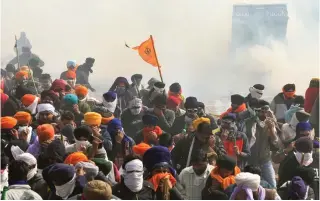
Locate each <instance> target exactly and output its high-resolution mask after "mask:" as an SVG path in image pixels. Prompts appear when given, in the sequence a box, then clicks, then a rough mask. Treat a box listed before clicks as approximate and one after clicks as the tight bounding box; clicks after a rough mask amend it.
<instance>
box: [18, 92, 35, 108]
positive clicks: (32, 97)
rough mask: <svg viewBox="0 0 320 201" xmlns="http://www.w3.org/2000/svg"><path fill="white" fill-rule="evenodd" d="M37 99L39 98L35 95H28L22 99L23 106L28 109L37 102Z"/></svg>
mask: <svg viewBox="0 0 320 201" xmlns="http://www.w3.org/2000/svg"><path fill="white" fill-rule="evenodd" d="M36 98H37V97H36V96H35V95H32V94H26V95H24V96H22V98H21V102H22V105H24V106H25V107H28V106H30V105H31V104H32V103H33V102H34V101H35V100H36Z"/></svg>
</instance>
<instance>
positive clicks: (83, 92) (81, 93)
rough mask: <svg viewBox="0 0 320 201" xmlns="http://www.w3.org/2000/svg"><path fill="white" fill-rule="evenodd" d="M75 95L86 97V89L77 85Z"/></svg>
mask: <svg viewBox="0 0 320 201" xmlns="http://www.w3.org/2000/svg"><path fill="white" fill-rule="evenodd" d="M75 93H76V94H77V96H83V97H86V96H87V95H88V88H87V87H85V86H82V85H77V86H76V88H75Z"/></svg>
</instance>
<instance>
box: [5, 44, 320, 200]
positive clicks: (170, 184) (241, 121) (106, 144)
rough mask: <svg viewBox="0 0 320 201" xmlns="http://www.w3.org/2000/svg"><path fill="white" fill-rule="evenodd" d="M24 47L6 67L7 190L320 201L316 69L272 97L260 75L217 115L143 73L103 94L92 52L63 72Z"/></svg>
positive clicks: (43, 195)
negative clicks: (50, 69)
mask: <svg viewBox="0 0 320 201" xmlns="http://www.w3.org/2000/svg"><path fill="white" fill-rule="evenodd" d="M21 50H22V54H21V55H20V56H19V58H14V59H13V60H12V61H10V62H9V64H8V65H7V66H6V68H5V69H1V94H0V95H1V189H0V190H1V199H3V200H14V199H17V200H25V199H37V200H41V199H43V200H61V199H63V200H66V199H70V200H110V199H116V200H119V199H124V200H138V199H142V200H149V199H150V200H154V199H159V200H163V199H164V200H182V199H187V200H227V199H232V200H234V199H240V200H280V199H292V200H305V199H319V195H318V194H319V191H318V188H319V177H318V170H319V155H318V154H319V79H318V78H314V79H312V80H311V81H310V86H309V88H308V89H307V90H306V94H305V96H301V95H297V94H296V93H295V85H294V84H286V85H285V86H283V88H282V91H281V92H280V93H279V94H277V95H276V96H275V97H274V99H273V100H272V102H271V103H269V102H267V101H265V100H264V99H263V93H264V88H265V86H263V85H261V84H255V85H253V86H252V87H250V88H249V94H248V96H246V97H244V96H242V95H240V94H234V95H231V97H230V98H231V105H230V108H226V111H225V112H224V113H222V114H219V115H217V114H216V115H213V114H209V113H208V112H207V111H206V106H205V104H204V103H202V102H200V101H199V100H198V99H197V98H196V97H193V96H190V97H184V96H183V93H182V87H181V85H180V84H179V83H173V84H171V85H170V86H169V91H166V90H165V88H166V84H165V83H163V82H161V81H159V80H158V79H156V78H151V79H150V80H149V81H148V86H143V85H142V84H141V83H142V80H143V76H142V75H141V74H134V75H132V77H131V83H129V81H128V80H127V79H126V78H125V77H118V78H116V79H115V82H114V83H113V85H112V86H111V87H110V89H109V90H108V91H107V92H106V93H104V94H102V96H101V100H98V99H95V98H94V97H90V96H89V91H95V89H94V88H93V86H92V85H91V84H90V83H89V76H90V75H91V73H93V66H94V62H95V59H94V58H87V59H86V60H85V63H84V64H81V65H78V64H77V62H76V61H74V60H70V61H67V65H66V71H65V72H62V73H61V76H60V78H59V79H53V78H51V76H50V75H49V74H45V73H43V69H42V67H43V66H44V62H43V61H42V60H41V59H40V58H39V57H38V56H37V55H35V54H33V53H31V47H30V46H26V47H22V48H21ZM17 64H18V65H17ZM16 66H17V67H16ZM277 164H279V168H274V167H276V166H277Z"/></svg>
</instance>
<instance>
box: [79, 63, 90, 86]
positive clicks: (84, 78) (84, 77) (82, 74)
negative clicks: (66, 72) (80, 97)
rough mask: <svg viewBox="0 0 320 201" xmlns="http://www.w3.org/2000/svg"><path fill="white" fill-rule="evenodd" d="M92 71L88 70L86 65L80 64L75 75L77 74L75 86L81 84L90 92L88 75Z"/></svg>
mask: <svg viewBox="0 0 320 201" xmlns="http://www.w3.org/2000/svg"><path fill="white" fill-rule="evenodd" d="M90 72H92V70H91V69H90V70H89V67H88V66H87V64H85V63H84V64H82V65H80V66H79V67H78V68H77V71H76V74H77V81H76V84H81V85H84V86H86V87H87V88H88V89H90V90H92V87H91V85H90V83H89V75H90Z"/></svg>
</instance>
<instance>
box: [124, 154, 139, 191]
mask: <svg viewBox="0 0 320 201" xmlns="http://www.w3.org/2000/svg"><path fill="white" fill-rule="evenodd" d="M124 171H125V172H124V174H123V178H124V184H125V185H126V187H128V188H129V189H130V190H131V191H132V192H139V191H141V189H142V187H143V164H142V161H141V160H139V159H135V160H132V161H130V162H128V163H126V165H125V166H124Z"/></svg>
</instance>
